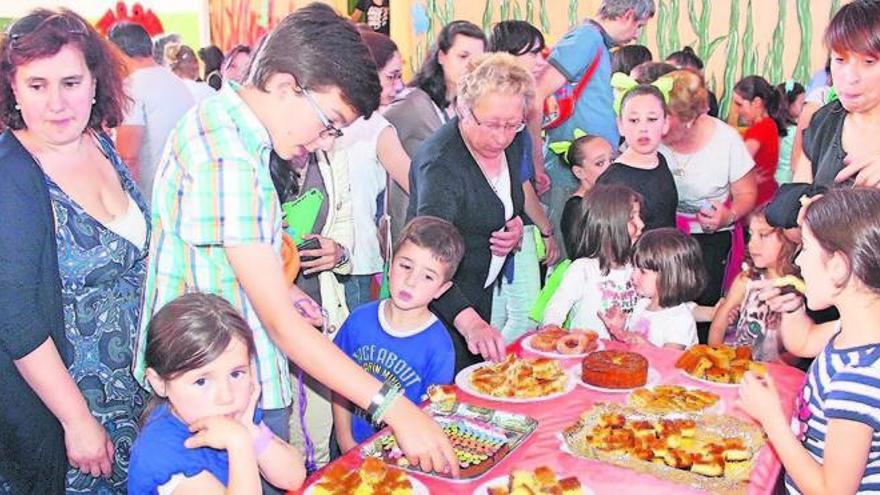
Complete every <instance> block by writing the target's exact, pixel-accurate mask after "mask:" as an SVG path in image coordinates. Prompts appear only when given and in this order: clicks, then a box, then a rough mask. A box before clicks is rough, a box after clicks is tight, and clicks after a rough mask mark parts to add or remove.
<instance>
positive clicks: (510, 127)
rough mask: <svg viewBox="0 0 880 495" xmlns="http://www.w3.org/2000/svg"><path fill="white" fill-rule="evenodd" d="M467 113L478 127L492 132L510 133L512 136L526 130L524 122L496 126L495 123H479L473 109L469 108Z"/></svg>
mask: <svg viewBox="0 0 880 495" xmlns="http://www.w3.org/2000/svg"><path fill="white" fill-rule="evenodd" d="M468 111H469V112H470V113H471V117H473V119H474V122H476V123H477V125H478V126H480V127H485V128H486V129H489V130H490V131H493V132H512V133H514V134H516V133H518V132H520V131H522V130H523V129H525V128H526V122H525V121H522V122H520V123H518V124H497V123H495V122H488V123H483V122H480V119H478V118H477V115H476V114H475V113H474V109H473V108H469V109H468Z"/></svg>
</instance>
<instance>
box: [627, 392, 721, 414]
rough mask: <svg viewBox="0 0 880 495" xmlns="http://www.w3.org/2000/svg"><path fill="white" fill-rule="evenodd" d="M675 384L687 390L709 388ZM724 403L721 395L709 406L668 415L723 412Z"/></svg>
mask: <svg viewBox="0 0 880 495" xmlns="http://www.w3.org/2000/svg"><path fill="white" fill-rule="evenodd" d="M672 386H676V385H672ZM677 386H679V387H684V388H685V389H687V390H702V391H704V392H709V390H706V389H703V388H699V387H689V386H687V385H677ZM640 388H653V387H648V386H645V387H640ZM635 390H636V389H633V391H632V392H630V395H632V393H633V392H635ZM626 403H627V404H629V395H627V397H626ZM725 405H726V404H725V403H724V399H722V398H721V397H718V401H717V402H716V403H714V404H712V405H711V406H709V407H707V408H705V409H702V410H700V411H694V412H691V413H688V412H685V411H678V412H674V413H669V414H668V416H676V415H678V414H682V415H687V414H724V407H725Z"/></svg>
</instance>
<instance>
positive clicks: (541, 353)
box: [522, 335, 605, 359]
mask: <svg viewBox="0 0 880 495" xmlns="http://www.w3.org/2000/svg"><path fill="white" fill-rule="evenodd" d="M533 338H535V335H529V336H528V337H526V338H525V340H523V341H522V347H523V349H525V350H527V351H529V352H532V353H534V354H537V355H539V356H544V357H550V358H556V359H573V358H584V357H587V356H589V355H590V354H592V353H594V352H596V351H601V350H604V349H605V344H603V343H602V341H601V340H597V341H596V343H597V344H599V345H598V346H597V347H596V348H595V349H593V350H592V351H590V352H584V353H581V354H562V353H561V352H551V351H539V350H538V349H535V348H534V347H532V339H533Z"/></svg>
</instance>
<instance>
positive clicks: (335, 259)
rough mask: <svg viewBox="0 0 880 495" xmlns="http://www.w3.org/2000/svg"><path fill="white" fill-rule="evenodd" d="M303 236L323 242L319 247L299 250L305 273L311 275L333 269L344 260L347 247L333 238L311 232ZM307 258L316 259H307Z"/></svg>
mask: <svg viewBox="0 0 880 495" xmlns="http://www.w3.org/2000/svg"><path fill="white" fill-rule="evenodd" d="M303 238H304V239H318V242H319V243H320V244H321V247H319V248H318V249H306V250H303V251H300V252H299V257H300V260H302V262H301V265H302V267H303V269H304V271H303V274H305V275H311V274H313V273H319V272H324V271H327V270H332V269H334V268H336V267H337V266H338V265H339V263H340V262H342V258H343V256H344V253H345V249H344V248H343V247H342V246H341V245H339V244H337V243H336V241H334V240H333V239H330V238H327V237H324V236H320V235H316V234H309V235H307V236H305V237H303ZM307 258H314V259H309V260H308V261H305V260H306V259H307Z"/></svg>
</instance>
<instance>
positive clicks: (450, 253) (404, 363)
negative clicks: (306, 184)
mask: <svg viewBox="0 0 880 495" xmlns="http://www.w3.org/2000/svg"><path fill="white" fill-rule="evenodd" d="M463 255H464V240H463V239H462V237H461V234H459V232H458V230H457V229H456V228H455V226H454V225H452V224H451V223H449V222H447V221H446V220H442V219H440V218H436V217H428V216H422V217H416V218H414V219H412V221H410V222H409V224H407V226H406V227H405V228H404V229H403V231H402V232H401V234H400V238H399V239H398V241H397V244H396V245H395V246H394V257H393V259H392V260H391V269H390V271H389V274H388V281H389V287H390V290H391V298H390V299H385V300H382V301H376V302H373V303H370V304H366V305H363V306H361V307H359V308H357V309H356V310H355V311H354V312H353V313H352V314H351V315H350V316H349V317H348V319H347V320H345V323H343V325H342V328H340V329H339V334H338V335H337V336H336V340H335V342H336V345H337V346H339V348H340V349H341V350H342V351H343V352H345V353H346V354H347V355H348V356H349V357H350V358H352V359H353V360H355V362H357V363H358V364H360V365H361V367H363V368H364V369H365V370H366V371H368V372H369V373H370V374H372V375H373V376H375V377H376V378H378V379H379V380H381V381H384V382H392V383H395V384H396V385H398V386H399V387H400V389H401V390H403V391H404V395H406V397H407V398H409V399H410V400H411V401H413V402H416V403H418V402H421V401H422V396H423V395H424V394H425V393H426V392H427V390H428V386H430V385H435V384H448V383H452V379H453V375H454V370H455V351H454V350H453V347H452V338H451V337H450V336H449V332H448V330H447V329H446V327H445V326H444V325H443V323H442V322H441V321H440V320H438V319H437V317H436V316H434V315H433V314H432V313H431V311H430V310H429V309H428V304H430V303H431V301H433V300H434V299H436V298H438V297H440V296H441V295H443V293H444V292H446V291H447V290H448V289H449V287H451V286H452V275H453V274H454V273H455V271H456V270H457V269H458V264H459V262H460V261H461V258H462V256H463ZM366 417H367V416H366V414H365V413H364V411H363V410H361V409H359V408H356V407H354V406H353V405H352V404H351V403H349V402H348V401H346V400H345V398H343V397H342V396H339V395H334V396H333V423H334V429H335V433H336V440H337V442H338V443H339V447H340V449H341V450H342V452H346V451H348V450H350V449H352V448H353V447H355V446H356V445H357V444H358V443H360V442H363V441H364V440H366V439H367V438H368V437H369V436H370V435H372V434H373V433H375V432H376V429H375V428H374V427H373V426H372V425H371V424H370V422H369V421H368V420H367V419H366Z"/></svg>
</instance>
